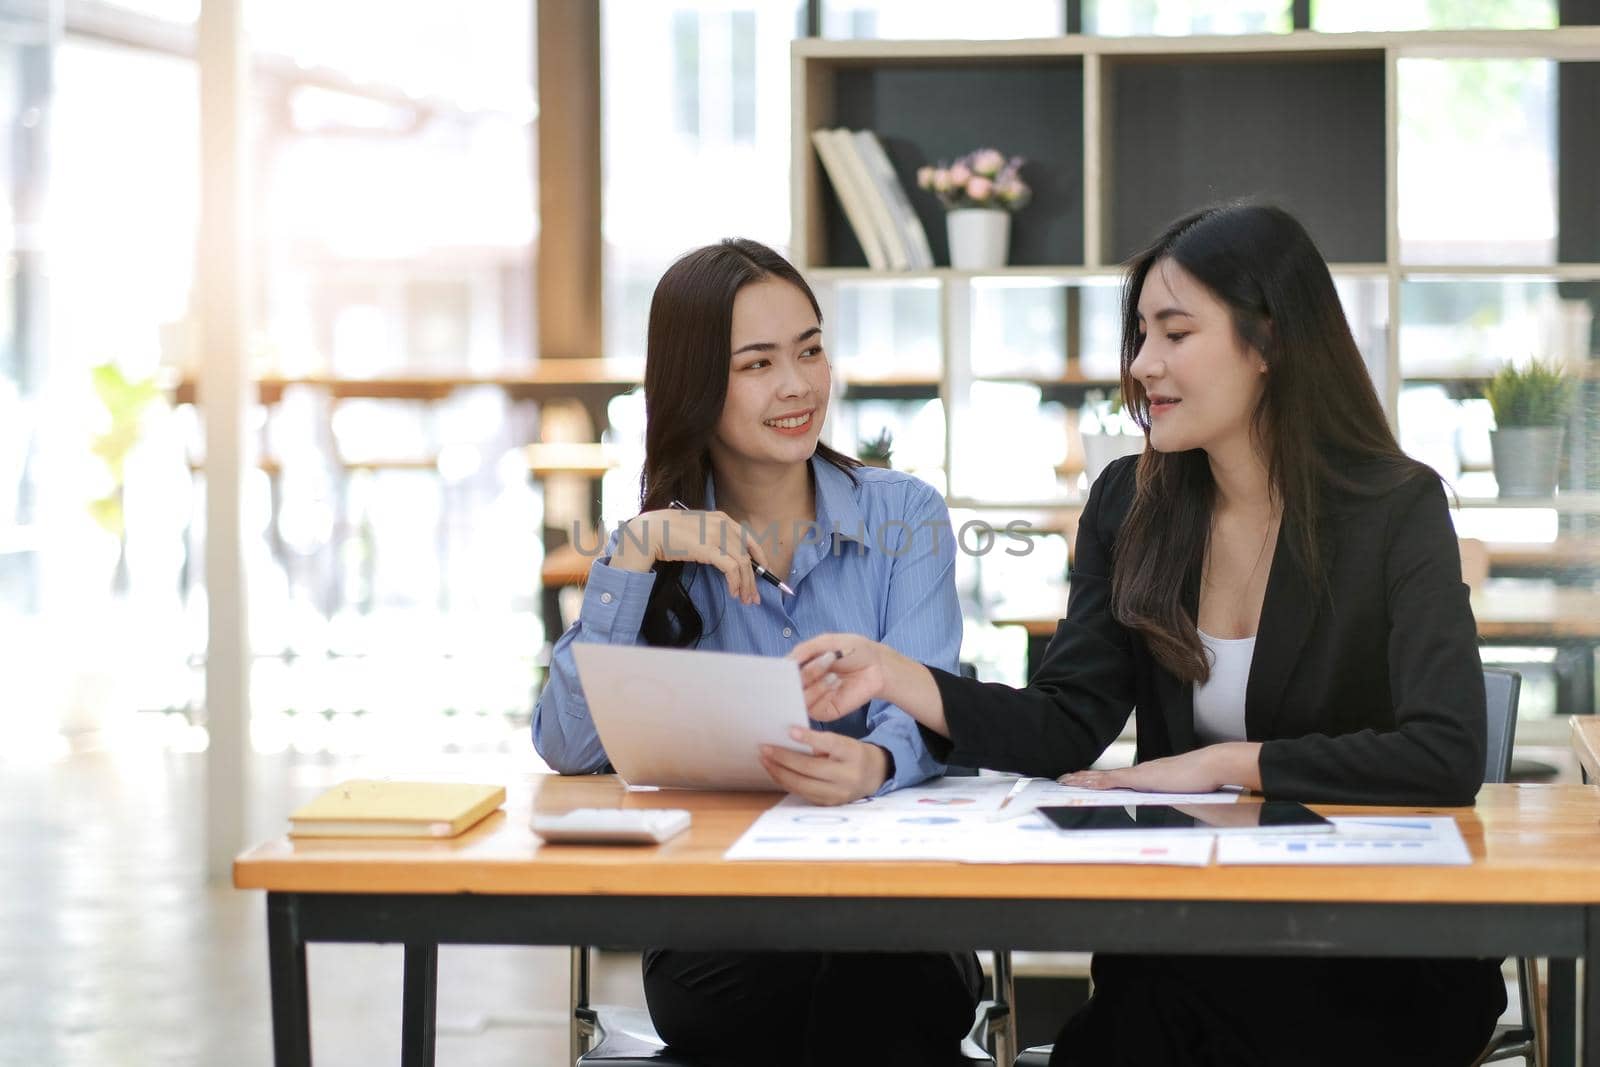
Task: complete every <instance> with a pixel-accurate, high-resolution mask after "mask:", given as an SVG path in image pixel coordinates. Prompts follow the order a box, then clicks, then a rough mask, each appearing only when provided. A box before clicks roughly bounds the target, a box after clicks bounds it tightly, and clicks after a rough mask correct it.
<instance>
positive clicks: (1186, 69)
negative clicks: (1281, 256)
mask: <svg viewBox="0 0 1600 1067" xmlns="http://www.w3.org/2000/svg"><path fill="white" fill-rule="evenodd" d="M1106 77H1107V81H1108V83H1109V84H1108V89H1109V100H1108V103H1109V114H1108V116H1107V145H1108V152H1109V154H1110V159H1109V165H1110V173H1109V175H1108V179H1109V180H1108V182H1107V186H1106V188H1107V198H1108V201H1109V207H1108V214H1109V219H1108V240H1109V242H1110V247H1109V248H1107V249H1106V252H1107V253H1108V258H1109V259H1110V260H1111V261H1113V262H1119V261H1121V260H1124V259H1127V258H1129V257H1131V256H1132V255H1134V254H1135V253H1137V252H1138V251H1139V250H1140V249H1141V248H1143V247H1145V245H1146V244H1148V242H1149V241H1151V240H1152V239H1153V238H1154V237H1155V236H1156V235H1157V234H1158V233H1159V232H1160V231H1161V229H1162V228H1163V227H1164V226H1165V225H1166V224H1167V223H1169V222H1171V221H1172V220H1174V219H1176V218H1177V217H1179V216H1180V215H1182V214H1184V213H1185V212H1188V211H1192V210H1194V209H1195V208H1198V207H1201V206H1203V205H1206V204H1211V203H1216V202H1218V201H1224V200H1234V199H1240V198H1250V199H1253V200H1257V201H1262V202H1269V203H1275V204H1278V205H1279V206H1281V207H1284V208H1286V209H1287V210H1289V211H1291V212H1293V213H1294V214H1295V215H1296V216H1297V217H1298V218H1299V219H1300V220H1301V221H1302V222H1303V223H1305V226H1306V229H1308V230H1309V231H1310V232H1311V236H1312V238H1313V239H1315V240H1316V242H1317V245H1318V247H1319V248H1320V249H1321V250H1322V254H1323V257H1324V258H1326V259H1328V260H1330V261H1343V262H1350V263H1381V262H1383V261H1384V260H1385V259H1386V258H1387V256H1386V252H1387V246H1386V241H1385V233H1384V221H1383V220H1384V204H1385V195H1384V153H1385V145H1384V59H1383V55H1382V54H1381V53H1367V52H1352V53H1341V54H1331V53H1321V54H1316V55H1304V56H1301V55H1297V56H1266V57H1261V56H1238V57H1224V58H1196V59H1190V58H1185V59H1173V58H1170V57H1154V56H1135V57H1119V58H1117V59H1115V60H1108V61H1107V66H1106Z"/></svg>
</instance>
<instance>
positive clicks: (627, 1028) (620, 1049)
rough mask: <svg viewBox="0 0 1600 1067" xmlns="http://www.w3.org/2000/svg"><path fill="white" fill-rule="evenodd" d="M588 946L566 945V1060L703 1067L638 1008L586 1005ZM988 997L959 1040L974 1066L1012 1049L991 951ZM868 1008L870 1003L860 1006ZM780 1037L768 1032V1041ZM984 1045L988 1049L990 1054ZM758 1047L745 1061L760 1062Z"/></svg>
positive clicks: (595, 1066) (1003, 957)
mask: <svg viewBox="0 0 1600 1067" xmlns="http://www.w3.org/2000/svg"><path fill="white" fill-rule="evenodd" d="M589 971H590V957H589V946H587V945H575V946H573V949H572V973H571V990H572V1028H571V1032H570V1044H569V1046H568V1049H569V1051H570V1053H571V1058H572V1062H573V1063H574V1064H576V1065H577V1067H599V1065H604V1067H704V1061H702V1060H698V1059H695V1058H694V1057H692V1056H687V1055H683V1054H681V1053H677V1052H674V1051H673V1050H671V1049H669V1048H666V1047H665V1046H664V1045H663V1044H662V1042H661V1038H660V1037H659V1036H657V1034H656V1030H655V1026H654V1025H653V1024H652V1023H651V1022H650V1013H649V1012H648V1011H645V1010H644V1009H643V1008H622V1007H617V1006H614V1005H605V1006H596V1005H591V1004H590V1003H589ZM994 990H995V995H994V997H993V999H990V1000H986V1001H984V1002H983V1003H981V1004H979V1005H978V1010H977V1012H976V1013H975V1014H974V1017H973V1021H972V1029H971V1030H969V1031H968V1032H967V1036H966V1038H965V1039H964V1040H963V1041H962V1043H961V1053H962V1056H963V1057H964V1058H965V1059H966V1060H967V1061H968V1062H969V1063H972V1064H974V1065H978V1067H993V1065H994V1064H997V1063H1000V1064H1003V1063H1009V1062H1011V1056H1012V1054H1013V1053H1014V1052H1015V1050H1016V1047H1017V1046H1016V1031H1015V1021H1014V1020H1013V1019H1012V1017H1011V994H1012V986H1011V957H1010V955H1009V954H1007V953H1003V952H997V953H995V965H994ZM865 1010H868V1011H870V1010H871V1007H870V1005H869V1006H868V1007H867V1008H866V1009H865ZM785 1039H786V1038H785V1035H782V1034H775V1035H773V1040H774V1041H782V1040H785ZM989 1047H993V1048H994V1053H995V1054H994V1055H993V1056H991V1055H990V1054H989V1052H988V1051H986V1050H987V1049H988V1048H989ZM762 1059H763V1057H762V1056H761V1055H760V1054H759V1050H752V1054H751V1056H750V1058H749V1061H750V1062H752V1063H759V1062H761V1061H762Z"/></svg>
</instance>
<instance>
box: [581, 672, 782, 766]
mask: <svg viewBox="0 0 1600 1067" xmlns="http://www.w3.org/2000/svg"><path fill="white" fill-rule="evenodd" d="M572 655H573V658H574V659H575V660H576V661H577V664H578V677H579V678H580V679H581V680H582V681H583V694H584V696H585V697H586V698H587V699H588V701H589V714H590V716H591V717H592V718H593V719H594V726H595V730H596V731H598V732H599V734H600V743H601V744H603V745H605V748H606V756H607V757H608V758H609V759H610V760H611V765H612V766H613V767H615V768H616V769H617V773H618V774H619V775H621V776H622V780H623V781H625V782H627V783H628V785H630V786H640V785H656V786H676V787H682V788H686V789H777V788H778V786H777V785H775V784H774V783H773V781H772V779H771V778H770V777H768V775H767V772H766V770H765V769H764V768H763V767H762V766H761V760H760V750H761V746H762V745H776V746H778V747H780V748H788V749H793V750H795V751H797V752H808V753H809V752H810V751H811V749H810V747H809V746H807V745H802V744H798V743H796V742H795V741H793V740H791V739H790V737H789V728H790V727H792V726H802V727H809V726H810V725H811V723H810V720H808V719H807V718H806V704H805V698H804V696H803V695H802V693H801V689H800V666H799V664H797V663H795V662H794V661H793V660H791V659H787V658H784V657H781V656H742V655H734V654H732V653H728V652H692V651H688V650H685V649H678V648H642V647H639V646H635V645H599V644H583V643H578V644H575V645H573V646H572Z"/></svg>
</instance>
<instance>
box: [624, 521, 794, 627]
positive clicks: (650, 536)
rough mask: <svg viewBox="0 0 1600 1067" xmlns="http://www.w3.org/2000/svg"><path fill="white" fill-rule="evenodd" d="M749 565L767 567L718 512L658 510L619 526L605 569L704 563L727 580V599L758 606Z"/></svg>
mask: <svg viewBox="0 0 1600 1067" xmlns="http://www.w3.org/2000/svg"><path fill="white" fill-rule="evenodd" d="M752 559H753V560H755V561H756V562H757V563H759V564H761V565H762V566H763V567H766V566H767V556H766V553H765V552H764V551H762V548H761V546H760V545H759V544H757V543H756V542H755V541H754V540H753V539H752V538H749V537H746V536H745V531H744V529H743V528H742V527H741V526H740V525H739V524H738V523H737V522H734V521H733V519H731V518H730V517H728V516H727V515H724V514H723V513H722V512H720V511H677V510H674V509H671V508H663V509H662V510H660V511H646V512H644V513H643V514H640V515H636V516H634V517H633V518H631V519H629V520H628V521H627V522H626V523H624V524H623V529H622V531H621V533H620V534H619V536H618V538H617V550H616V553H615V554H614V555H613V556H612V557H611V565H612V566H613V567H618V568H620V569H622V570H626V571H637V572H639V573H641V574H642V573H643V572H645V571H647V570H649V569H650V568H651V567H654V566H655V565H656V563H657V561H661V562H665V563H675V562H689V563H704V564H706V565H707V566H711V567H715V568H717V570H719V571H721V572H722V574H723V576H724V577H725V578H727V579H728V593H729V594H730V595H731V596H733V597H734V598H735V599H737V600H739V601H740V602H741V603H744V604H758V603H760V602H761V594H760V591H759V588H758V587H757V585H756V572H755V571H753V570H751V569H750V561H751V560H752Z"/></svg>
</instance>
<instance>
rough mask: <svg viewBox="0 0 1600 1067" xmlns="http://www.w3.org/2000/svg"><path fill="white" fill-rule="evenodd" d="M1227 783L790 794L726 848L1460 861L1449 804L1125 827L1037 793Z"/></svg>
mask: <svg viewBox="0 0 1600 1067" xmlns="http://www.w3.org/2000/svg"><path fill="white" fill-rule="evenodd" d="M1237 800H1238V794H1237V793H1233V792H1219V793H1204V794H1198V795H1183V796H1179V795H1177V794H1172V793H1136V792H1133V791H1131V790H1122V789H1118V790H1104V791H1094V790H1087V789H1074V788H1071V787H1068V786H1063V785H1060V784H1058V783H1056V782H1054V781H1050V780H1048V779H1028V778H1012V777H978V778H943V779H937V780H935V781H932V782H929V783H927V784H925V785H921V786H914V787H912V788H909V789H901V790H897V791H896V792H893V793H889V794H887V795H885V796H881V797H867V798H865V799H862V800H858V801H856V802H854V803H852V804H842V805H839V806H837V807H820V806H817V805H814V804H808V803H806V802H805V801H803V800H801V799H799V798H798V797H794V796H789V797H785V798H784V799H783V800H782V801H780V802H779V803H778V804H776V805H774V806H773V807H772V808H770V809H769V810H767V811H765V812H763V813H762V814H761V817H760V818H758V819H757V820H756V821H755V822H754V823H753V824H752V825H751V827H750V829H749V830H747V831H745V833H744V835H743V836H742V837H740V838H739V840H738V841H736V842H734V844H733V847H732V848H730V849H728V851H727V852H726V853H725V856H724V858H726V859H729V860H769V861H770V860H801V861H811V862H816V861H847V860H861V861H885V860H927V861H942V862H952V863H1133V864H1165V865H1175V866H1187V867H1203V866H1206V865H1207V864H1209V863H1210V862H1211V860H1212V855H1213V851H1214V852H1215V857H1216V862H1217V863H1218V864H1237V865H1256V864H1296V865H1307V866H1309V865H1351V864H1361V865H1374V864H1380V865H1396V866H1399V865H1404V866H1411V865H1451V864H1459V865H1465V864H1470V863H1471V862H1472V858H1471V854H1470V853H1469V852H1468V850H1467V847H1466V843H1465V842H1464V841H1463V840H1462V838H1461V832H1460V830H1459V829H1457V827H1456V823H1455V820H1454V819H1452V818H1449V817H1448V816H1444V817H1439V816H1428V817H1423V816H1350V817H1345V816H1338V817H1334V818H1333V819H1332V821H1333V823H1334V826H1335V830H1334V832H1333V833H1326V832H1324V833H1307V834H1286V833H1283V832H1281V831H1279V832H1274V833H1265V834H1222V835H1218V834H1215V833H1211V832H1208V831H1205V830H1194V831H1164V832H1161V833H1157V834H1152V833H1149V832H1140V831H1135V832H1130V833H1126V834H1124V833H1120V832H1111V831H1094V832H1089V833H1073V832H1071V831H1062V830H1058V829H1057V828H1056V827H1055V826H1054V825H1053V824H1052V823H1050V822H1049V821H1048V820H1047V819H1045V818H1044V817H1043V816H1042V815H1039V814H1038V813H1037V811H1036V810H1035V809H1036V808H1038V807H1039V806H1040V805H1056V806H1063V805H1064V806H1095V805H1100V806H1104V805H1116V806H1126V805H1137V804H1229V803H1234V802H1236V801H1237Z"/></svg>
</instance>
